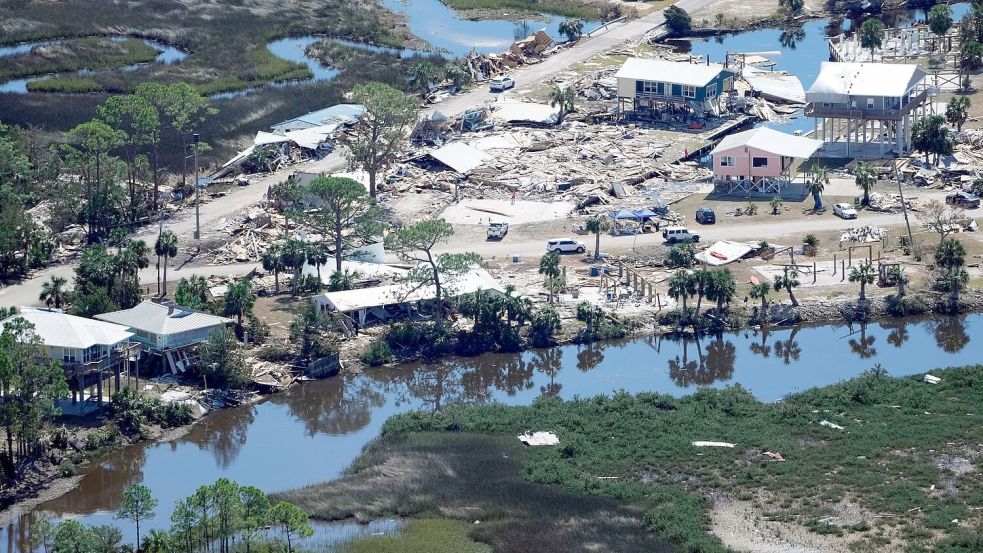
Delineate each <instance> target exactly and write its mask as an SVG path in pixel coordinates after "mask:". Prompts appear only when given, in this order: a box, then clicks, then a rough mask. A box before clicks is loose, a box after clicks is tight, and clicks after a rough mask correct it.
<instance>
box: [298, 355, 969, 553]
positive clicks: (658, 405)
mask: <svg viewBox="0 0 983 553" xmlns="http://www.w3.org/2000/svg"><path fill="white" fill-rule="evenodd" d="M933 374H936V375H939V376H940V377H941V378H942V382H941V383H940V384H938V385H930V384H926V383H924V382H922V381H921V380H920V378H919V377H917V376H916V377H908V378H890V377H888V376H886V374H885V372H884V371H883V370H871V371H868V372H866V373H864V374H863V375H861V376H859V377H857V378H855V379H852V380H850V381H846V382H843V383H841V384H836V385H833V386H827V387H824V388H818V389H812V390H808V391H805V392H803V393H801V394H798V395H795V396H793V397H790V398H787V399H786V400H785V401H782V402H779V403H761V402H759V401H757V400H756V399H754V398H753V397H752V396H751V395H750V394H749V393H748V392H746V391H745V390H743V389H742V388H740V387H739V386H734V387H728V388H725V389H722V390H717V389H710V388H703V389H700V390H699V391H698V392H696V393H695V394H693V395H690V396H687V397H684V398H673V397H670V396H666V395H660V394H648V393H647V394H638V395H634V396H633V395H629V394H627V393H617V394H615V395H614V396H612V397H607V396H598V397H594V398H589V399H587V398H578V399H575V400H573V401H566V402H564V401H560V400H558V399H555V398H541V399H539V400H537V401H536V402H534V403H533V404H532V405H531V406H525V407H508V406H503V405H479V406H453V407H449V408H447V409H445V410H444V411H442V412H438V413H422V412H418V413H409V414H404V415H399V416H396V417H393V418H391V419H389V420H388V421H387V422H386V424H385V425H384V427H383V436H382V438H381V440H380V441H379V442H378V443H376V444H375V445H373V446H372V447H371V448H370V449H369V450H368V451H367V453H366V455H365V456H364V457H362V458H361V459H360V460H359V461H357V462H356V463H355V465H354V466H353V467H352V470H351V473H350V474H349V475H347V476H345V477H344V478H342V479H340V480H339V481H337V482H334V483H329V484H322V485H317V486H312V487H309V488H304V489H303V490H297V491H295V492H290V493H288V494H285V498H286V499H288V500H291V501H295V502H297V503H299V504H301V505H302V506H304V507H305V508H307V509H309V510H311V511H313V512H314V513H315V514H317V515H318V516H321V517H324V518H328V519H337V518H345V517H348V516H356V517H374V516H380V515H393V514H395V515H420V514H440V515H442V516H452V517H455V518H465V517H468V516H470V515H469V513H470V512H472V511H471V509H474V510H476V511H475V512H477V513H481V515H483V517H484V518H488V517H489V516H494V517H496V518H500V519H501V518H504V519H505V520H508V521H512V522H502V523H499V524H500V525H501V526H507V527H508V528H509V530H508V531H503V532H497V533H495V532H492V533H491V534H490V535H489V534H485V533H484V532H486V531H487V529H488V528H489V527H486V526H485V525H484V524H482V525H481V529H480V530H475V533H474V534H472V535H473V536H474V537H476V538H479V539H480V541H484V542H486V543H493V544H495V545H496V548H497V547H498V544H500V543H503V542H507V541H508V540H514V541H519V540H521V539H524V538H527V537H528V536H529V535H530V534H536V533H537V530H536V528H535V526H536V524H539V530H540V531H539V533H541V534H543V535H548V536H551V537H553V536H554V534H553V531H554V530H555V529H556V527H555V526H549V525H548V524H544V523H533V522H531V520H532V519H534V518H535V515H532V514H531V513H535V512H536V511H537V510H538V509H545V510H546V511H545V512H547V513H555V514H556V513H565V514H566V516H569V517H576V516H578V514H586V513H585V511H584V510H583V507H580V506H578V502H584V504H585V505H590V504H593V506H592V507H591V508H603V509H605V510H607V511H608V512H616V511H617V509H618V507H617V503H615V502H614V500H613V499H611V498H615V499H617V500H618V501H621V502H624V503H623V504H625V505H628V506H631V507H635V506H640V507H641V508H642V509H644V510H645V515H644V521H645V524H646V526H647V527H648V529H649V530H651V531H652V532H654V534H655V535H659V536H661V537H663V538H666V539H668V540H670V541H671V542H673V543H674V544H676V545H678V546H680V549H682V550H688V551H720V550H723V546H722V545H721V544H720V542H719V541H718V540H717V539H716V538H714V537H712V536H710V535H709V533H708V528H709V518H708V508H709V505H710V503H709V501H708V499H707V498H708V497H710V496H723V497H731V498H744V499H752V498H759V497H761V498H777V499H775V500H773V501H772V503H774V504H771V503H769V504H767V505H765V507H766V509H765V510H766V511H767V512H768V513H769V518H776V519H779V520H786V521H791V522H792V523H798V524H802V525H803V526H805V527H806V528H808V529H809V530H812V531H813V532H816V533H820V534H827V535H830V536H831V537H832V539H838V538H835V536H837V535H839V534H843V535H844V538H843V539H845V540H851V541H852V540H855V539H857V538H851V537H850V534H854V535H855V531H854V530H853V528H850V527H848V526H843V525H839V524H836V523H835V522H829V521H825V520H826V518H827V517H828V515H829V514H830V513H832V512H834V511H835V507H836V506H837V505H839V504H840V503H842V502H844V501H848V502H857V503H859V505H860V507H861V508H862V509H864V510H865V511H866V512H869V513H878V514H879V517H878V518H873V519H870V520H869V524H870V525H871V526H872V527H873V529H874V530H875V534H879V533H881V532H890V533H894V534H902V535H904V536H905V537H904V540H905V543H906V544H908V545H909V546H910V548H911V550H912V551H939V552H942V551H944V552H947V553H956V552H960V553H961V552H968V551H977V549H972V548H971V547H975V546H977V545H978V544H980V543H981V541H980V539H981V538H979V537H977V536H979V535H981V528H983V525H981V521H983V517H981V511H980V510H979V509H978V508H979V507H981V506H983V474H981V471H980V470H979V469H978V468H977V469H975V470H970V471H963V472H959V473H955V472H953V471H950V470H948V469H945V468H943V467H942V464H943V463H942V460H943V459H945V458H952V457H954V456H958V457H964V458H969V459H973V460H974V461H973V462H974V463H975V466H976V467H979V466H980V459H983V446H981V445H980V444H981V437H983V434H981V431H980V428H981V425H980V417H981V416H983V412H981V408H983V367H981V366H971V367H964V368H958V369H947V370H942V371H933ZM823 420H827V421H831V422H833V423H836V424H838V425H841V426H843V427H844V430H842V431H841V430H836V429H832V428H829V427H826V426H822V425H820V424H819V423H820V422H821V421H823ZM526 430H550V431H554V432H556V433H557V435H558V436H559V437H560V440H561V446H559V447H540V448H532V449H530V450H527V451H523V450H516V447H515V446H514V445H511V444H514V443H515V435H516V434H517V433H519V432H522V431H526ZM435 433H438V434H435ZM439 433H443V434H439ZM474 433H480V434H482V435H487V436H484V437H483V436H480V435H475V434H474ZM694 440H713V441H725V442H732V443H735V444H737V447H735V448H733V449H728V448H696V447H693V446H692V445H691V442H692V441H694ZM765 451H777V452H780V453H781V454H782V456H784V458H785V459H786V461H785V462H775V461H772V460H770V459H769V458H768V457H766V456H763V455H761V454H762V453H763V452H765ZM515 472H521V473H523V474H524V477H525V478H527V479H528V480H529V481H528V482H526V481H516V476H515V474H514V473H515ZM510 474H511V475H512V476H510ZM612 477H614V478H612ZM933 485H935V490H933V489H932V486H933ZM943 489H944V490H945V491H944V492H943V491H941V490H943ZM553 504H555V505H556V506H555V507H551V506H550V505H553ZM601 506H603V507H601ZM880 515H884V516H880ZM527 517H528V518H527ZM474 518H482V517H480V516H475V517H474ZM547 518H548V517H547ZM594 518H604V519H609V520H610V519H614V518H616V517H614V516H605V517H594ZM554 520H555V519H554ZM953 520H958V521H959V522H958V523H953V522H952V521H953ZM796 521H798V522H796ZM820 521H823V522H820ZM544 528H545V530H544ZM863 528H866V526H862V527H861V528H859V529H858V531H866V530H863ZM918 529H921V530H922V531H918ZM613 530H614V528H611V527H603V525H602V526H595V527H594V528H593V530H592V532H591V537H592V538H593V537H595V536H596V537H598V538H600V539H603V538H604V536H606V535H607V533H609V532H611V531H613ZM626 531H627V529H626V528H622V529H621V530H620V532H619V533H620V534H622V535H625V534H626ZM560 534H561V535H562V532H561V533H560ZM581 537H585V536H581ZM496 539H498V540H501V541H495V540H496ZM634 539H640V538H638V537H637V536H636V537H634ZM869 541H870V540H869V539H868V542H869ZM966 544H969V545H966ZM526 550H536V549H526ZM605 550H610V551H626V550H632V549H631V548H619V547H614V548H612V549H605Z"/></svg>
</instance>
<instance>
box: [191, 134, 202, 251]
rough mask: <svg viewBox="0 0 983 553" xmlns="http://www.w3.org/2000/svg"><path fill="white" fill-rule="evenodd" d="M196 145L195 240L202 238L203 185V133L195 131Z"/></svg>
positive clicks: (194, 140)
mask: <svg viewBox="0 0 983 553" xmlns="http://www.w3.org/2000/svg"><path fill="white" fill-rule="evenodd" d="M191 141H192V142H193V143H194V147H195V240H201V187H200V186H198V143H199V142H201V135H199V134H198V133H195V134H194V135H192V137H191Z"/></svg>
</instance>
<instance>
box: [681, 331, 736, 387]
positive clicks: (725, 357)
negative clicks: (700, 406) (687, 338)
mask: <svg viewBox="0 0 983 553" xmlns="http://www.w3.org/2000/svg"><path fill="white" fill-rule="evenodd" d="M693 342H694V343H693V345H694V346H695V348H694V349H695V350H696V359H695V360H694V359H690V358H689V346H688V345H687V344H686V343H684V344H683V351H682V355H681V356H680V355H677V356H676V357H674V358H672V359H670V360H669V362H668V370H669V378H671V379H672V381H673V382H675V383H676V385H677V386H679V387H682V388H688V387H690V386H707V385H710V384H713V383H715V382H722V381H726V380H730V379H731V377H732V376H733V375H734V362H735V361H736V360H737V347H736V346H735V345H734V343H733V342H731V341H730V340H725V339H724V337H723V335H718V336H717V337H715V338H713V339H712V340H711V341H710V342H709V343H708V344H707V346H706V349H705V350H704V348H703V339H700V338H697V339H695V340H694V341H693Z"/></svg>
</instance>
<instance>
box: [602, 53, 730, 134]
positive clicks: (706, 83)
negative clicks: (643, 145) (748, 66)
mask: <svg viewBox="0 0 983 553" xmlns="http://www.w3.org/2000/svg"><path fill="white" fill-rule="evenodd" d="M736 76H737V72H736V71H733V70H731V69H727V68H726V67H724V66H723V65H719V64H694V63H688V62H675V61H667V60H661V59H640V58H631V59H628V60H627V61H625V63H624V65H622V66H621V69H619V70H618V72H617V73H616V74H615V78H616V79H617V80H618V112H619V114H620V115H621V116H622V117H623V116H625V115H626V114H629V113H630V114H631V115H632V116H634V117H641V118H649V119H661V120H663V121H668V120H669V119H670V117H671V116H672V115H673V114H679V113H682V114H692V115H696V116H697V117H705V116H709V115H719V114H720V113H722V112H723V111H724V107H725V106H726V104H725V102H724V101H723V100H721V98H724V97H725V96H726V94H727V93H728V92H730V91H731V90H733V88H734V79H735V77H736Z"/></svg>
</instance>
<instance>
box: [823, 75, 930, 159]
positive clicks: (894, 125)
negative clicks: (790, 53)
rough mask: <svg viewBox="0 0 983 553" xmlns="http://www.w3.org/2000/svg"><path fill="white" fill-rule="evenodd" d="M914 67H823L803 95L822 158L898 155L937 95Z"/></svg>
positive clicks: (927, 112) (907, 147)
mask: <svg viewBox="0 0 983 553" xmlns="http://www.w3.org/2000/svg"><path fill="white" fill-rule="evenodd" d="M926 76H927V74H926V73H925V71H923V70H921V69H920V68H919V67H918V66H917V65H912V64H885V63H840V62H823V63H822V65H821V67H820V70H819V76H818V77H816V82H815V83H813V84H812V86H811V87H810V88H809V90H808V91H807V92H806V102H807V103H806V107H805V115H806V116H807V117H812V118H813V126H814V134H813V137H814V138H818V139H820V140H822V141H823V142H825V143H826V145H825V146H824V147H823V155H825V156H827V157H836V156H842V157H857V156H867V157H874V156H881V155H884V154H887V153H890V152H894V153H897V154H903V153H905V152H907V151H908V150H909V149H910V148H911V128H912V126H913V125H914V124H915V123H916V122H917V121H919V120H920V119H922V118H923V117H926V116H927V115H929V114H930V112H931V110H932V98H933V97H934V96H936V95H937V94H938V91H937V90H936V89H935V88H933V87H931V86H929V85H928V83H927V81H926Z"/></svg>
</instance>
